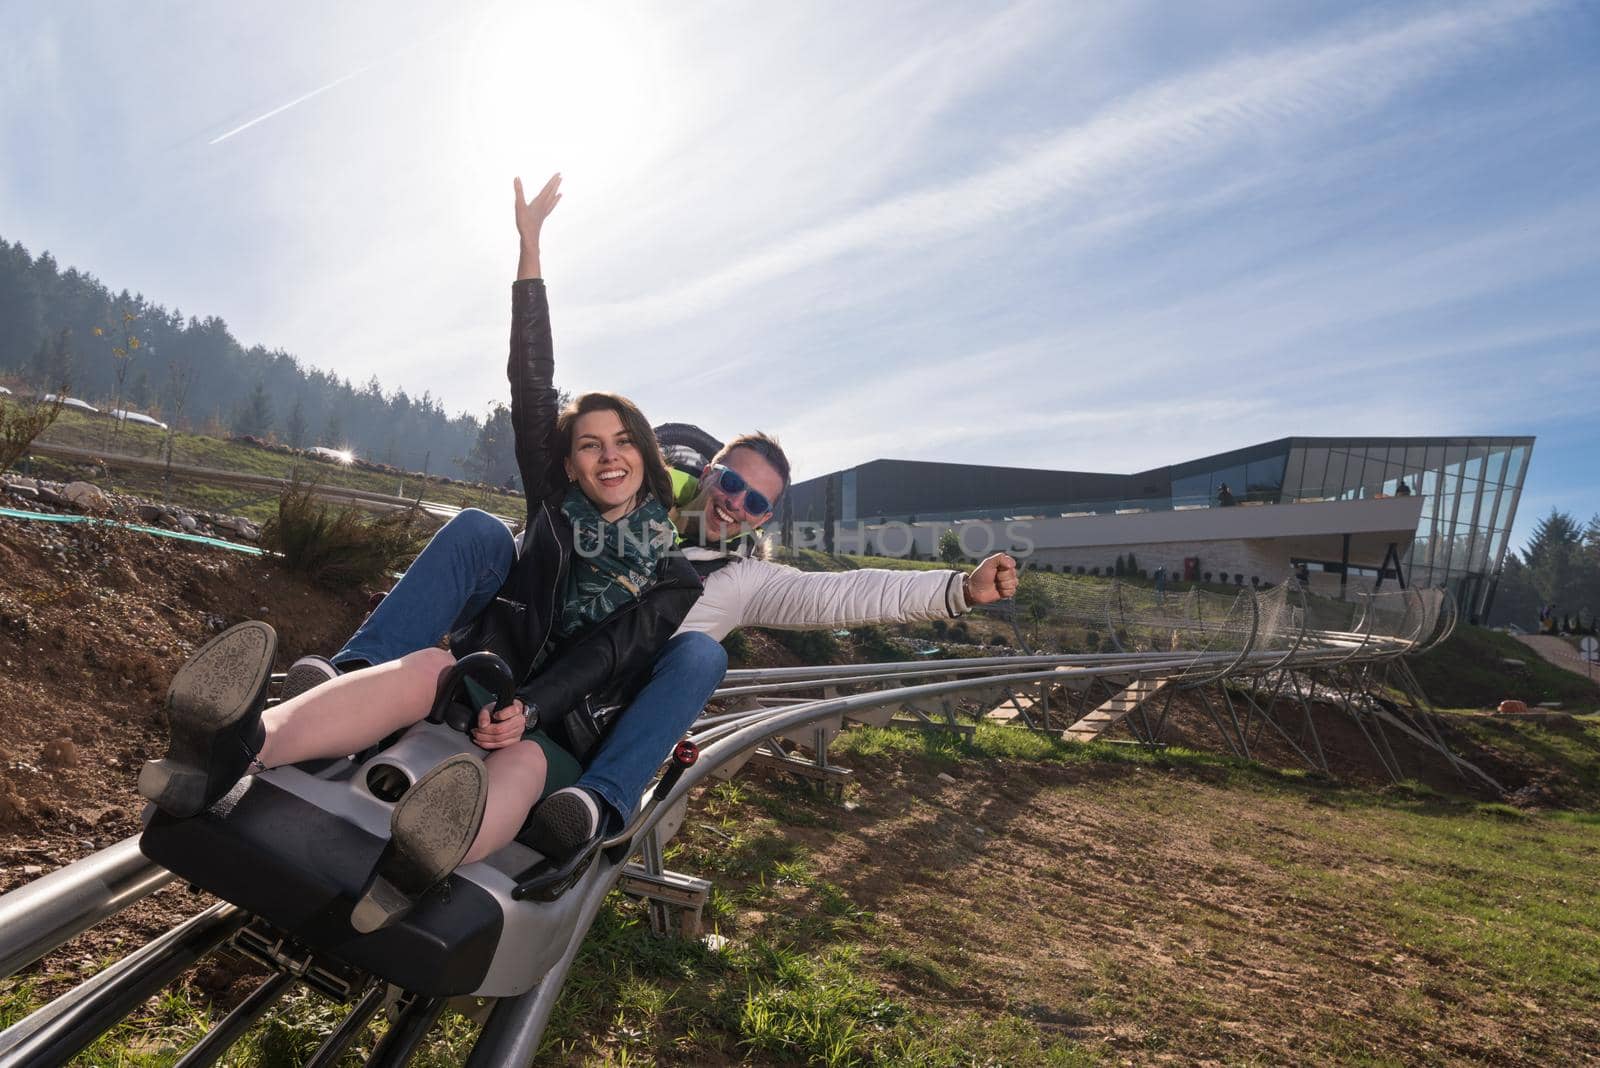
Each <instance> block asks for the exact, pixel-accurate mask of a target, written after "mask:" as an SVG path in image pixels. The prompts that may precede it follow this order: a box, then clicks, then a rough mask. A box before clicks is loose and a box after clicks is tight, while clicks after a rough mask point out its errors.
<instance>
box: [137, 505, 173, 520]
mask: <svg viewBox="0 0 1600 1068" xmlns="http://www.w3.org/2000/svg"><path fill="white" fill-rule="evenodd" d="M137 511H138V513H139V519H140V520H141V521H142V522H145V523H160V522H162V521H163V520H165V519H166V518H167V510H166V509H165V508H163V507H161V506H160V505H159V504H141V505H139V507H138V509H137Z"/></svg>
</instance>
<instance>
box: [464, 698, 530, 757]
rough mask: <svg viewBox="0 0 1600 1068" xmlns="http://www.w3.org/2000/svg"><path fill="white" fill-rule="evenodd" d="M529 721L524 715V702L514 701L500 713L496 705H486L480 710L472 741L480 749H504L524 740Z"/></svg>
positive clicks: (473, 729)
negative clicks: (523, 734)
mask: <svg viewBox="0 0 1600 1068" xmlns="http://www.w3.org/2000/svg"><path fill="white" fill-rule="evenodd" d="M527 727H528V721H527V719H526V718H525V717H524V716H523V713H522V702H521V701H520V700H513V701H512V702H511V703H510V704H509V705H506V707H504V708H502V709H501V710H500V711H499V713H496V712H495V710H494V705H484V706H483V707H482V708H481V709H479V710H478V723H477V726H475V727H473V728H472V740H473V741H474V742H476V743H477V744H478V747H479V748H480V749H504V748H505V747H506V746H508V745H516V744H517V743H518V742H520V741H521V740H522V732H523V731H524V730H526V729H527Z"/></svg>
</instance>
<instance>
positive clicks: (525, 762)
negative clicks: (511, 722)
mask: <svg viewBox="0 0 1600 1068" xmlns="http://www.w3.org/2000/svg"><path fill="white" fill-rule="evenodd" d="M483 763H484V765H485V766H486V767H488V769H489V799H488V801H487V802H486V803H485V805H484V809H483V823H482V825H481V826H480V827H479V828H478V837H477V838H475V839H474V840H473V842H472V848H471V849H469V850H467V855H466V856H465V857H464V858H463V859H462V861H461V863H463V864H471V863H472V862H473V861H476V860H482V859H483V858H484V857H486V856H488V855H489V854H491V853H493V852H494V851H495V850H497V849H500V848H502V847H503V846H505V845H506V844H507V843H509V842H510V841H511V839H513V838H515V837H516V836H517V832H518V831H519V830H521V829H522V823H523V821H524V820H526V819H527V818H528V810H529V809H531V808H532V807H533V803H534V802H535V801H537V800H539V795H540V794H541V793H543V792H544V777H545V771H546V765H545V759H544V750H543V749H540V748H539V746H538V745H537V744H536V743H534V742H518V743H517V744H516V745H512V746H507V747H506V748H504V749H496V750H495V751H494V752H492V753H490V754H489V755H488V757H486V758H485V759H484V762H483Z"/></svg>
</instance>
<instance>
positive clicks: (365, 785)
mask: <svg viewBox="0 0 1600 1068" xmlns="http://www.w3.org/2000/svg"><path fill="white" fill-rule="evenodd" d="M469 676H470V677H472V678H474V679H475V680H476V681H478V682H480V683H482V684H483V685H484V686H485V687H486V688H487V689H489V690H490V691H491V692H493V693H495V695H496V699H497V701H496V707H497V708H500V707H504V706H505V705H507V704H509V703H510V701H511V697H512V688H513V683H512V676H511V672H510V669H509V668H507V667H506V665H505V662H504V661H503V660H501V659H500V658H499V657H498V656H495V655H494V654H493V653H474V654H472V655H471V656H467V657H464V658H463V659H462V660H460V661H459V662H457V664H456V665H455V667H453V668H452V669H451V670H450V671H448V672H446V673H445V674H444V675H443V676H442V677H441V680H440V685H439V691H438V694H437V697H436V699H435V701H434V705H433V709H432V711H431V712H430V713H429V716H428V718H427V719H426V720H425V721H423V722H421V723H418V724H416V725H415V726H413V727H411V728H409V729H408V730H406V731H405V732H404V733H403V734H401V735H400V736H399V738H398V740H396V741H394V742H393V744H390V745H387V746H385V747H383V748H381V749H379V750H377V751H376V752H375V753H368V754H361V755H359V756H356V757H348V758H341V759H337V760H330V761H321V762H317V763H314V764H306V765H299V766H293V767H281V768H273V769H272V770H271V771H267V772H264V773H262V774H260V775H254V776H247V777H246V778H244V779H243V780H242V781H241V782H240V783H239V785H238V786H236V787H235V788H234V789H233V790H232V791H231V792H230V793H229V794H228V795H227V796H225V797H223V798H222V799H220V800H219V801H217V803H216V804H214V805H212V806H211V807H210V808H209V809H207V810H206V811H205V812H203V813H201V814H199V815H197V816H194V817H192V818H189V819H175V818H172V817H170V816H167V815H166V814H164V813H161V812H160V811H158V810H156V809H155V807H154V806H150V807H149V810H148V811H147V814H146V824H145V830H144V833H143V834H142V835H141V837H140V841H139V848H140V850H141V851H142V852H143V853H144V854H145V856H147V857H149V858H150V859H151V860H153V861H155V862H156V863H157V864H160V865H161V866H162V867H165V868H167V869H168V870H169V871H171V872H173V873H174V874H176V875H177V876H178V877H180V878H182V879H184V880H187V881H188V882H189V883H191V884H192V885H194V886H196V887H198V888H200V889H202V890H205V891H208V892H210V893H212V894H215V895H216V896H218V897H220V898H222V899H223V900H225V901H228V902H230V903H232V904H234V905H237V906H239V907H240V908H243V909H245V910H246V911H248V912H250V913H253V914H254V915H255V916H256V917H258V918H259V919H261V920H265V921H266V922H267V924H269V925H270V926H271V927H272V928H275V929H276V930H277V931H278V932H281V933H282V934H283V935H286V936H288V938H289V939H291V940H292V941H293V943H296V944H298V945H299V946H300V947H303V948H304V949H307V950H310V951H311V952H312V953H313V954H316V955H318V956H320V957H331V958H334V959H335V961H337V962H341V963H343V964H345V965H348V966H351V967H353V968H355V969H357V970H360V971H364V972H368V973H371V974H372V975H374V976H377V977H378V978H380V979H383V980H384V981H386V982H389V983H393V984H394V985H396V986H398V987H400V988H401V989H403V990H407V991H411V992H414V993H417V994H421V995H425V996H429V997H453V996H458V995H466V994H471V995H477V996H482V997H508V996H513V995H517V994H522V993H525V992H527V991H529V990H531V989H533V987H534V986H536V985H537V984H538V982H539V980H540V979H541V977H543V976H544V975H545V973H546V972H547V971H548V970H549V969H550V967H551V966H552V965H554V964H555V963H556V962H557V960H558V959H559V958H560V957H561V954H562V953H563V952H564V951H565V950H566V948H567V943H568V937H567V935H568V932H570V931H571V930H572V927H573V924H574V923H576V922H577V920H578V916H579V912H580V911H581V908H582V901H583V898H584V897H585V896H586V895H585V894H584V893H583V892H581V891H582V888H583V887H584V885H585V884H586V883H587V882H590V881H593V880H594V879H598V878H603V877H604V876H603V873H602V870H601V869H603V868H606V867H607V865H597V864H591V863H590V861H591V860H592V859H593V857H594V853H595V849H590V850H588V851H586V852H584V853H581V854H580V855H579V856H578V857H576V858H574V859H573V860H571V861H568V862H567V863H566V864H565V865H560V866H558V865H555V864H552V863H551V862H549V861H546V860H545V859H544V858H543V857H541V856H540V855H539V854H538V853H537V852H535V851H534V850H533V849H531V848H529V847H528V846H527V845H525V844H523V843H522V842H520V841H513V842H512V843H511V844H510V845H507V846H506V847H505V848H503V849H501V850H499V851H498V852H496V853H494V854H493V855H491V856H489V857H487V858H485V859H484V860H482V861H479V862H477V863H473V864H466V865H462V866H461V867H459V868H457V869H456V870H455V872H454V873H452V874H451V875H450V877H449V878H448V879H447V880H446V881H445V883H443V884H442V885H441V886H439V887H436V888H435V889H434V890H433V891H431V892H430V893H429V894H427V895H426V896H425V897H424V899H423V900H422V901H420V902H419V903H418V905H417V907H416V908H414V909H413V910H412V911H411V913H410V914H409V915H407V916H406V917H404V918H403V919H401V920H400V921H399V922H397V923H395V924H393V925H392V926H390V927H387V928H384V929H382V930H379V931H375V932H373V933H371V934H367V935H362V934H358V933H357V932H356V931H355V930H354V929H353V928H351V926H350V913H351V910H352V908H353V907H354V905H355V903H356V900H357V898H358V897H359V896H360V894H361V891H362V888H363V887H364V885H365V884H366V881H367V878H368V876H369V875H370V874H371V872H372V870H373V868H374V866H375V865H376V864H377V862H378V858H379V855H380V854H381V853H382V852H383V848H384V845H385V843H386V842H387V840H388V837H389V820H390V814H391V812H392V810H393V807H394V803H395V802H396V801H398V800H399V799H400V798H401V797H402V796H403V795H404V793H405V791H406V790H407V789H409V788H410V787H411V785H412V784H413V783H415V782H416V781H417V780H418V779H420V778H421V777H422V776H423V775H424V774H426V773H427V772H428V770H429V769H430V768H432V767H434V766H435V765H437V764H438V763H439V762H440V761H442V760H444V759H445V758H446V757H449V756H451V755H453V754H455V753H461V752H471V753H475V754H480V755H481V753H482V750H481V749H479V748H478V747H477V746H475V745H474V744H473V742H472V740H471V738H470V737H469V736H468V735H467V734H466V733H465V732H466V730H467V729H469V728H470V726H471V721H472V719H473V711H472V710H471V708H469V707H468V706H467V704H466V703H465V701H464V700H463V699H462V698H463V695H464V692H465V691H464V683H465V680H466V679H467V678H468V677H469ZM673 778H674V779H675V778H676V776H675V775H674V776H673ZM595 846H596V847H598V842H596V843H595ZM612 859H613V860H619V859H621V858H620V857H614V858H612ZM574 889H577V890H579V892H576V893H572V892H568V891H571V890H574Z"/></svg>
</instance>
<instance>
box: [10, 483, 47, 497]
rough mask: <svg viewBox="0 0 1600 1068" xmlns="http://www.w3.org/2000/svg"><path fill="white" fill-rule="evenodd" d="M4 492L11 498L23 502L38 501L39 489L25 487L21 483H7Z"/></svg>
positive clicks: (25, 485)
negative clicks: (22, 500) (19, 499)
mask: <svg viewBox="0 0 1600 1068" xmlns="http://www.w3.org/2000/svg"><path fill="white" fill-rule="evenodd" d="M6 492H7V493H9V494H11V496H13V497H21V498H23V499H24V500H29V501H34V500H38V499H39V487H38V486H34V485H27V484H24V483H23V482H7V483H6Z"/></svg>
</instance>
